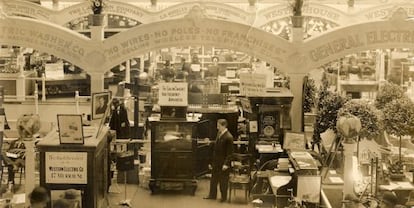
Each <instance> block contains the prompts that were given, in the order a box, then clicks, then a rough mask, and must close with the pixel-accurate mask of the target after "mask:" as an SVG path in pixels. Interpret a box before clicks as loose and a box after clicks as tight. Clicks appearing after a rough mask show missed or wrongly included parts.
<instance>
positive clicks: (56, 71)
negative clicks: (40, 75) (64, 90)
mask: <svg viewBox="0 0 414 208" xmlns="http://www.w3.org/2000/svg"><path fill="white" fill-rule="evenodd" d="M45 75H46V78H62V77H63V76H64V72H63V63H54V64H46V65H45Z"/></svg>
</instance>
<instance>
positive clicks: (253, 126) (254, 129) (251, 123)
mask: <svg viewBox="0 0 414 208" xmlns="http://www.w3.org/2000/svg"><path fill="white" fill-rule="evenodd" d="M257 129H258V127H257V121H249V132H251V133H256V132H257Z"/></svg>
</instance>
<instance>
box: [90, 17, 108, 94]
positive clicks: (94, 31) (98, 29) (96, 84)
mask: <svg viewBox="0 0 414 208" xmlns="http://www.w3.org/2000/svg"><path fill="white" fill-rule="evenodd" d="M104 27H105V26H103V25H102V26H92V25H90V26H89V28H90V29H91V39H92V40H93V41H97V42H100V41H103V40H104ZM97 67H98V66H97ZM96 70H99V69H90V70H89V72H88V74H89V75H90V76H91V86H90V88H91V94H92V93H93V92H102V91H104V72H100V71H96Z"/></svg>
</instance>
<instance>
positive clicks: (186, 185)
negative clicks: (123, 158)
mask: <svg viewBox="0 0 414 208" xmlns="http://www.w3.org/2000/svg"><path fill="white" fill-rule="evenodd" d="M197 123H198V119H188V118H187V119H184V120H154V119H152V118H150V125H151V127H150V128H151V179H150V182H149V187H150V189H151V192H152V193H153V194H154V193H156V192H157V191H159V190H189V191H191V193H192V194H195V191H196V189H197V180H196V175H197V174H196V158H197V155H196V151H197V140H196V138H193V137H194V135H195V132H196V127H197Z"/></svg>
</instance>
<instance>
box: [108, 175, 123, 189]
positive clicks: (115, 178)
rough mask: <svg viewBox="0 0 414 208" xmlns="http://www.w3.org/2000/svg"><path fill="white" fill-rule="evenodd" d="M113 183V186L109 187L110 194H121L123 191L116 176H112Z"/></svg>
mask: <svg viewBox="0 0 414 208" xmlns="http://www.w3.org/2000/svg"><path fill="white" fill-rule="evenodd" d="M114 172H115V171H114ZM117 172H118V171H117ZM117 175H118V173H117ZM111 181H112V183H111V186H110V187H109V193H114V194H120V193H121V189H119V186H118V182H117V177H116V175H115V174H114V175H113V176H112V178H111Z"/></svg>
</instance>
